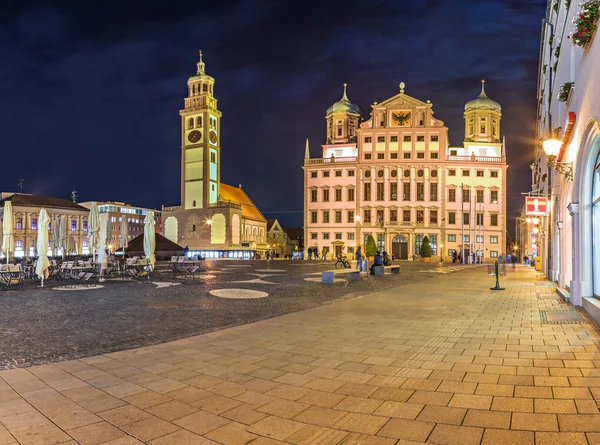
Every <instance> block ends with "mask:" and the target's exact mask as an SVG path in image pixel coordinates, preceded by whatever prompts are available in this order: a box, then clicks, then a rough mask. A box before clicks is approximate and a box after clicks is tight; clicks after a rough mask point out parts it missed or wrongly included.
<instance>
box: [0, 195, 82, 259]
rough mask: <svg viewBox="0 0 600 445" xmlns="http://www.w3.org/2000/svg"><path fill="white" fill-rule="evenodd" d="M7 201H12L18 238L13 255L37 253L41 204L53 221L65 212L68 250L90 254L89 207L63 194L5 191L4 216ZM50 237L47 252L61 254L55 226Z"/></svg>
mask: <svg viewBox="0 0 600 445" xmlns="http://www.w3.org/2000/svg"><path fill="white" fill-rule="evenodd" d="M5 202H10V203H11V204H12V211H13V218H14V241H15V252H14V256H15V257H16V258H23V257H24V258H30V257H35V256H37V253H36V241H37V234H38V218H39V216H40V210H41V209H42V208H44V209H46V211H47V212H48V216H49V217H50V224H51V225H52V224H54V222H55V221H60V219H61V218H62V217H63V216H64V217H65V218H66V222H67V236H68V238H69V248H68V251H67V252H65V254H67V255H76V254H79V255H87V254H89V249H88V226H87V224H88V215H89V210H88V209H86V208H85V207H82V206H81V205H79V204H76V203H74V202H72V201H69V200H68V199H63V198H50V197H45V196H36V195H28V194H25V193H2V201H0V206H1V207H0V215H1V217H2V219H4V203H5ZM48 240H49V246H48V247H49V251H48V255H49V256H59V255H61V256H62V254H63V250H62V249H57V251H56V252H53V249H56V246H57V245H58V242H57V240H55V239H54V238H53V230H52V229H50V230H49V231H48Z"/></svg>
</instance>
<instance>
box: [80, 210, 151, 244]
mask: <svg viewBox="0 0 600 445" xmlns="http://www.w3.org/2000/svg"><path fill="white" fill-rule="evenodd" d="M96 204H97V205H98V214H99V216H100V237H101V238H102V237H104V238H103V240H104V241H107V238H109V239H110V243H109V245H110V247H109V250H111V252H114V251H115V250H117V249H118V248H119V247H120V246H121V223H122V219H123V218H127V235H128V241H131V240H132V239H134V238H136V237H138V236H140V235H143V233H144V220H145V219H146V215H147V214H148V212H149V211H152V212H154V227H155V231H156V232H157V233H160V232H161V226H162V216H161V211H160V210H155V209H146V208H144V207H136V206H132V205H130V204H127V203H125V202H118V201H98V202H96ZM80 205H81V206H82V207H85V208H86V209H90V208H91V207H92V201H88V202H82V203H80Z"/></svg>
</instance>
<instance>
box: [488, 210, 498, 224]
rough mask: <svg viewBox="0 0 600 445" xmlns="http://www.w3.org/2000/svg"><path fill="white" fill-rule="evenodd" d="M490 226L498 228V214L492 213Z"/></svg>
mask: <svg viewBox="0 0 600 445" xmlns="http://www.w3.org/2000/svg"><path fill="white" fill-rule="evenodd" d="M490 225H491V226H497V225H498V214H497V213H492V214H491V215H490Z"/></svg>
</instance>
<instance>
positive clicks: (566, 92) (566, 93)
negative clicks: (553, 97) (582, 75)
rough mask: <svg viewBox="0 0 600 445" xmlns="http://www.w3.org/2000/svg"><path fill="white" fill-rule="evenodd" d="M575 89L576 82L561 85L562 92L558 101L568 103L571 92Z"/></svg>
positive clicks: (559, 93)
mask: <svg viewBox="0 0 600 445" xmlns="http://www.w3.org/2000/svg"><path fill="white" fill-rule="evenodd" d="M574 87H575V82H565V83H563V84H562V85H561V87H560V91H559V92H558V101H559V102H566V101H567V100H569V98H570V96H571V91H573V89H574Z"/></svg>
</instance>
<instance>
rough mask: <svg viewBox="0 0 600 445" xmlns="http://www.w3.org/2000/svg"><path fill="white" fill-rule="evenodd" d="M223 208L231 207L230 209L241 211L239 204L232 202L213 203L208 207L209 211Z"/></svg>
mask: <svg viewBox="0 0 600 445" xmlns="http://www.w3.org/2000/svg"><path fill="white" fill-rule="evenodd" d="M223 207H231V208H232V209H241V208H242V205H241V204H240V203H239V202H234V201H219V202H215V203H214V204H209V205H208V208H209V209H219V208H223Z"/></svg>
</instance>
